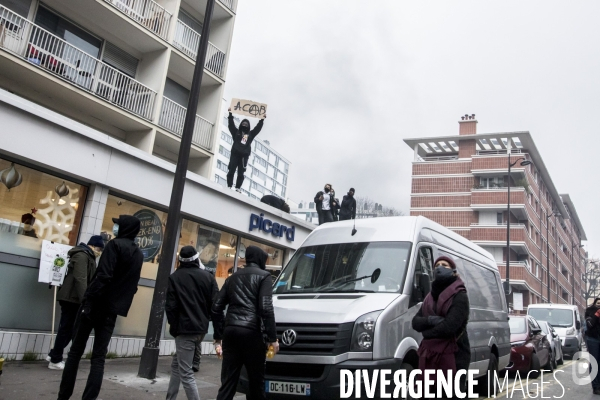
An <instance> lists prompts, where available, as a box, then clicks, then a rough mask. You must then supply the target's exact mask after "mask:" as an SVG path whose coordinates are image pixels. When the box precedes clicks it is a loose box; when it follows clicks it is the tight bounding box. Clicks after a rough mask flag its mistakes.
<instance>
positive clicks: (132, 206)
mask: <svg viewBox="0 0 600 400" xmlns="http://www.w3.org/2000/svg"><path fill="white" fill-rule="evenodd" d="M119 215H133V216H134V217H137V218H139V219H140V222H141V229H140V233H138V236H137V237H136V238H135V241H136V243H137V244H138V246H139V247H140V250H142V253H143V254H144V265H143V266H142V274H141V277H142V278H146V279H153V280H154V279H156V273H157V272H158V262H159V260H160V254H161V247H162V241H163V238H164V226H165V223H166V222H167V213H165V212H162V211H158V210H156V209H154V208H151V207H147V206H144V205H142V204H138V203H135V202H133V201H130V200H125V199H122V198H120V197H117V196H114V195H112V194H109V195H108V199H107V201H106V211H105V212H104V219H103V220H102V232H101V233H100V234H101V235H102V237H103V238H104V240H105V241H109V240H110V239H112V238H113V235H112V228H113V225H114V224H113V222H112V219H113V218H118V217H119Z"/></svg>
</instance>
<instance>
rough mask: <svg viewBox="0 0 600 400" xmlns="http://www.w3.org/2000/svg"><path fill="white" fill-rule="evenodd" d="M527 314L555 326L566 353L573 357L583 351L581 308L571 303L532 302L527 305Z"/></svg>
mask: <svg viewBox="0 0 600 400" xmlns="http://www.w3.org/2000/svg"><path fill="white" fill-rule="evenodd" d="M527 314H529V315H531V316H532V317H533V318H535V319H537V320H539V321H547V322H548V323H549V324H550V325H552V326H553V327H554V330H555V331H556V333H558V336H560V341H561V342H562V351H563V354H564V355H567V356H570V357H572V356H573V354H575V353H577V352H578V351H581V345H582V343H583V333H582V329H581V321H582V320H583V319H582V318H581V316H580V315H579V308H578V307H577V306H574V305H569V304H531V305H530V306H529V307H527Z"/></svg>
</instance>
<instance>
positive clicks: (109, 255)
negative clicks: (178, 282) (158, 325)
mask: <svg viewBox="0 0 600 400" xmlns="http://www.w3.org/2000/svg"><path fill="white" fill-rule="evenodd" d="M112 220H113V223H114V225H113V234H114V235H115V238H114V239H113V240H111V241H110V242H108V243H107V244H106V246H105V248H104V251H103V252H102V256H101V257H100V261H99V262H98V268H97V269H96V274H95V275H94V278H93V279H92V282H90V284H89V286H88V288H87V290H86V291H85V294H84V296H83V302H82V303H81V308H80V309H79V314H78V315H77V319H76V321H75V329H74V334H73V344H72V345H71V350H69V354H68V357H67V362H66V363H65V369H64V370H63V374H62V379H61V382H60V390H59V392H58V400H68V399H69V398H71V395H73V389H74V387H75V381H76V379H77V370H78V368H79V361H80V360H81V356H83V352H84V351H85V346H86V344H87V341H88V338H89V337H90V333H91V332H92V329H93V330H94V345H93V347H92V358H91V365H90V373H89V375H88V379H87V383H86V385H85V389H84V391H83V397H82V399H83V400H93V399H96V398H98V394H99V393H100V388H101V387H102V378H103V376H104V361H105V358H106V353H107V351H108V344H109V342H110V339H111V337H112V333H113V330H114V329H115V322H116V320H117V315H120V316H122V317H126V316H127V313H128V312H129V308H130V307H131V302H132V301H133V296H134V295H135V293H136V292H137V288H138V282H139V280H140V274H141V272H142V264H143V263H144V255H143V254H142V251H141V250H140V249H139V247H138V245H137V244H136V243H135V241H134V239H135V237H136V236H137V234H138V232H139V231H140V220H139V219H137V218H136V217H134V216H132V215H121V216H119V218H113V219H112Z"/></svg>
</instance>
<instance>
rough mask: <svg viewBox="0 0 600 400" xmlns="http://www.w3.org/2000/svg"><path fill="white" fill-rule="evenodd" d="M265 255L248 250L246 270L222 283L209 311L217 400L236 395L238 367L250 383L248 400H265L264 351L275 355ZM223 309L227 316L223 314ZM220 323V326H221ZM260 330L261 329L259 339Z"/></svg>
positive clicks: (275, 334) (266, 256)
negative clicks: (217, 362) (218, 363)
mask: <svg viewBox="0 0 600 400" xmlns="http://www.w3.org/2000/svg"><path fill="white" fill-rule="evenodd" d="M267 258H268V255H267V253H265V251H263V250H262V249H261V248H259V247H256V246H248V248H247V249H246V266H245V267H244V268H241V269H239V270H238V271H237V272H235V273H234V274H233V275H231V276H230V277H229V278H227V280H226V281H225V284H224V285H223V287H222V288H221V291H220V292H219V294H218V295H217V299H216V300H215V302H214V304H213V308H212V319H213V326H214V329H215V334H214V339H215V345H221V344H222V346H223V365H222V368H221V387H220V388H219V393H218V394H217V400H231V399H233V396H234V395H235V393H236V388H237V384H238V380H239V378H240V372H241V370H242V366H245V367H246V371H247V372H248V380H249V383H250V388H249V393H248V395H247V396H246V397H247V398H249V399H255V400H258V399H266V395H265V362H266V361H265V360H266V351H267V347H268V346H269V345H272V346H273V348H274V350H275V353H277V352H278V351H279V343H278V341H277V331H276V329H275V311H274V309H273V296H272V293H273V287H272V286H273V279H272V278H271V274H270V273H269V272H268V271H266V270H265V268H266V262H267ZM225 307H227V316H226V317H224V316H223V312H224V310H225ZM223 321H224V322H223ZM262 326H264V329H265V332H264V335H265V336H266V338H267V340H266V341H267V343H265V340H264V338H263V331H262Z"/></svg>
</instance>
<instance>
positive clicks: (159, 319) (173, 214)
mask: <svg viewBox="0 0 600 400" xmlns="http://www.w3.org/2000/svg"><path fill="white" fill-rule="evenodd" d="M214 5H215V0H208V1H207V2H206V11H205V13H204V25H203V26H202V35H201V36H200V41H199V43H198V55H197V57H196V65H195V67H194V75H193V78H192V88H191V90H190V96H189V101H188V107H187V111H186V115H185V122H184V125H183V132H182V135H181V144H180V145H179V156H178V158H177V166H176V168H175V177H174V178H173V189H172V191H171V200H170V202H169V213H168V215H167V224H166V226H165V236H164V240H163V243H162V254H161V257H160V261H159V263H158V272H157V274H156V284H155V286H154V294H153V296H152V305H151V309H150V317H149V318H148V330H147V331H146V342H145V344H144V348H143V349H142V356H141V359H140V366H139V370H138V375H139V376H140V377H142V378H146V379H154V378H155V377H156V368H157V365H158V354H159V345H160V337H161V335H162V326H163V322H164V315H165V298H166V291H167V285H168V283H169V276H170V275H171V269H172V268H173V261H174V260H175V253H176V246H177V241H178V239H179V227H180V226H181V203H182V200H183V189H184V188H185V178H186V174H187V167H188V161H189V158H190V149H191V146H192V138H193V135H194V125H195V123H196V109H197V108H198V100H199V96H200V87H201V85H202V75H203V73H204V65H205V64H206V53H207V50H208V36H209V34H210V22H211V19H212V14H213V9H214Z"/></svg>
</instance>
